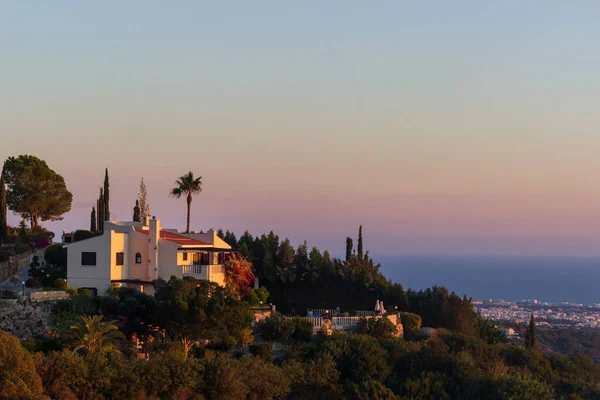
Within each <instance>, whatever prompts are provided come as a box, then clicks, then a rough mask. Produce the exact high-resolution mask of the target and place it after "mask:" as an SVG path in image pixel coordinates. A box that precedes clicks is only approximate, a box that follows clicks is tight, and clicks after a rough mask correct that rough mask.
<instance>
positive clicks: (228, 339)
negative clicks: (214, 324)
mask: <svg viewBox="0 0 600 400" xmlns="http://www.w3.org/2000/svg"><path fill="white" fill-rule="evenodd" d="M236 344H237V340H236V339H235V338H234V337H233V336H230V335H225V336H223V337H222V338H221V341H220V342H219V346H218V347H219V350H223V351H230V350H232V349H233V348H234V347H235V345H236Z"/></svg>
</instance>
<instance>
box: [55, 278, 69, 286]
mask: <svg viewBox="0 0 600 400" xmlns="http://www.w3.org/2000/svg"><path fill="white" fill-rule="evenodd" d="M54 287H57V288H59V289H65V288H66V287H67V281H66V280H65V279H63V278H58V279H55V280H54Z"/></svg>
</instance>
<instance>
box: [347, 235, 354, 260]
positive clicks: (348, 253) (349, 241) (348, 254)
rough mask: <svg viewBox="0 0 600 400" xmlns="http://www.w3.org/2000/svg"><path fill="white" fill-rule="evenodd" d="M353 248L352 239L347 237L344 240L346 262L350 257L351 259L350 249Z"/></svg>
mask: <svg viewBox="0 0 600 400" xmlns="http://www.w3.org/2000/svg"><path fill="white" fill-rule="evenodd" d="M353 247H354V245H353V244H352V238H351V237H347V238H346V261H349V260H350V257H352V248H353Z"/></svg>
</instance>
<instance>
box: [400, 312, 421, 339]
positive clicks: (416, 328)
mask: <svg viewBox="0 0 600 400" xmlns="http://www.w3.org/2000/svg"><path fill="white" fill-rule="evenodd" d="M400 320H401V321H402V327H403V328H404V339H406V340H419V336H420V334H421V317H419V316H418V315H417V314H412V313H408V312H403V313H400Z"/></svg>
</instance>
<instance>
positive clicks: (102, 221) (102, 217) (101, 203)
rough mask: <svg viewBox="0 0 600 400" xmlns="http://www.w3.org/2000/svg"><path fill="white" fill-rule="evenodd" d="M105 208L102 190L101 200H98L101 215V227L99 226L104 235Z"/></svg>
mask: <svg viewBox="0 0 600 400" xmlns="http://www.w3.org/2000/svg"><path fill="white" fill-rule="evenodd" d="M104 206H105V203H104V193H103V191H102V189H100V198H98V215H99V218H98V221H99V224H100V225H99V226H98V230H99V231H100V232H102V233H104V221H105V219H104V215H105V214H104Z"/></svg>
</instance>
